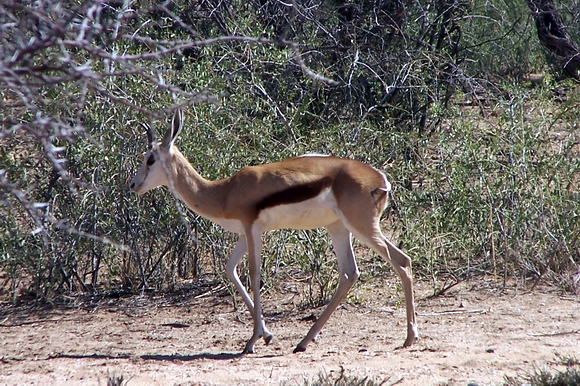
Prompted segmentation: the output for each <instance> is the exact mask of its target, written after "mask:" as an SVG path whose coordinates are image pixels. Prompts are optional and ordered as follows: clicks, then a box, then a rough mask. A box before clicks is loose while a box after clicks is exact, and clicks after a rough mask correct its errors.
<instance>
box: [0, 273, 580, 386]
mask: <svg viewBox="0 0 580 386" xmlns="http://www.w3.org/2000/svg"><path fill="white" fill-rule="evenodd" d="M396 288H397V287H396V285H390V286H386V287H383V288H377V287H376V285H373V284H362V285H359V286H358V287H357V289H356V290H355V293H354V294H353V295H351V297H350V298H349V299H350V301H349V302H347V304H346V305H344V306H341V307H340V308H339V309H338V310H337V312H336V313H335V314H334V315H333V317H332V318H331V319H330V321H329V322H328V324H327V326H326V327H325V328H324V330H323V331H322V333H321V335H320V336H319V338H318V341H317V342H316V343H314V344H312V345H311V346H309V348H308V350H307V351H306V352H305V353H300V354H292V349H293V348H294V346H295V345H296V344H297V343H298V342H299V341H300V339H301V338H302V337H303V335H304V334H305V333H306V331H307V330H308V328H309V326H310V325H311V323H312V321H311V320H308V319H309V318H308V316H310V315H312V314H314V315H317V314H318V313H320V311H321V309H306V310H303V309H300V308H299V307H297V304H298V303H299V302H300V300H299V298H301V296H300V295H299V294H298V293H292V292H288V291H279V293H278V294H277V295H268V294H266V296H265V312H266V320H267V323H268V325H269V328H270V330H271V331H272V332H273V333H274V334H275V337H274V340H273V341H272V343H271V344H270V345H269V346H265V345H264V344H263V342H261V341H260V342H259V343H258V344H257V345H256V352H257V353H256V354H252V355H246V356H240V355H238V353H239V351H240V350H241V349H242V348H243V345H244V342H245V339H247V338H248V337H249V336H250V334H251V323H250V317H249V314H248V313H247V312H246V311H236V310H235V309H234V307H233V305H232V298H231V297H230V296H227V295H223V294H222V295H219V294H216V293H215V291H212V292H211V293H207V294H206V295H205V296H203V295H202V296H193V295H176V294H173V295H142V296H132V297H127V298H123V297H121V298H118V299H114V298H104V299H100V300H98V301H86V300H85V301H84V302H79V301H78V300H77V302H76V306H75V307H70V306H67V307H65V306H52V307H46V306H43V307H40V306H31V305H24V306H19V307H14V306H10V305H6V304H4V305H0V339H1V341H0V385H106V384H107V379H108V376H110V375H116V376H122V377H123V378H124V380H125V383H124V384H127V385H129V386H133V385H263V384H272V385H305V384H306V382H307V381H312V380H315V379H317V378H318V376H319V375H320V374H326V375H327V376H330V377H334V378H336V377H338V376H339V374H340V372H341V371H344V372H345V374H346V375H347V376H352V377H356V378H360V377H364V376H369V378H370V379H372V380H375V381H379V382H380V381H386V382H385V383H384V384H385V385H391V384H398V385H442V384H447V385H467V384H468V383H470V382H475V383H477V384H478V385H480V386H481V385H497V384H502V383H503V382H504V381H505V376H522V375H525V374H526V373H529V372H533V371H534V370H535V369H540V368H544V367H546V366H548V367H549V368H550V369H551V370H554V371H555V370H556V369H558V358H559V357H560V356H562V357H575V358H578V357H579V356H580V318H579V315H580V297H578V296H572V295H566V294H562V293H560V292H559V291H557V290H556V289H549V288H548V289H546V288H535V289H534V290H533V291H528V290H524V289H521V288H520V289H517V288H514V287H508V288H505V287H503V288H499V287H498V286H496V285H490V284H488V283H486V282H477V283H467V284H461V285H459V286H456V287H454V288H453V289H451V290H449V291H448V292H447V293H445V294H444V295H442V296H439V297H436V298H429V297H428V295H429V294H430V293H431V289H430V287H429V286H427V285H425V284H423V285H421V284H419V285H417V288H416V294H417V312H418V315H419V317H418V320H419V328H420V330H419V331H420V333H421V339H420V340H419V341H418V342H417V343H416V345H415V346H413V347H412V348H410V349H401V348H399V346H400V345H401V344H402V342H403V340H404V338H405V336H404V334H405V328H404V325H405V320H404V310H403V307H401V306H400V302H399V295H400V294H398V293H397V290H396Z"/></svg>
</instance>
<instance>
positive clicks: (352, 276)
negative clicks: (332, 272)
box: [340, 268, 360, 286]
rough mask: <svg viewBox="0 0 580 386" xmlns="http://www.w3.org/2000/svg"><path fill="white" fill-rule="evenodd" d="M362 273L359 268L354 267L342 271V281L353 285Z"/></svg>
mask: <svg viewBox="0 0 580 386" xmlns="http://www.w3.org/2000/svg"><path fill="white" fill-rule="evenodd" d="M359 276H360V273H359V271H358V268H354V269H351V270H348V271H345V272H341V275H340V281H341V282H344V283H346V284H348V285H349V286H352V285H353V284H354V282H355V281H356V280H357V279H358V277H359Z"/></svg>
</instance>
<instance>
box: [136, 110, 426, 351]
mask: <svg viewBox="0 0 580 386" xmlns="http://www.w3.org/2000/svg"><path fill="white" fill-rule="evenodd" d="M183 124H184V119H183V112H182V111H181V110H177V111H176V112H175V114H174V116H173V119H172V122H171V125H170V127H169V128H168V129H167V131H166V132H165V135H164V136H163V139H162V140H161V141H160V142H159V141H157V140H156V138H155V133H154V131H153V130H152V129H151V127H150V126H149V125H147V124H143V126H144V127H145V128H146V131H147V137H148V142H149V146H148V150H147V152H146V153H145V155H144V158H143V164H142V165H141V167H140V169H139V171H138V172H137V174H136V175H135V177H134V178H133V179H132V180H131V185H130V187H131V189H132V190H133V191H134V192H136V193H137V194H139V195H142V194H144V193H146V192H148V191H149V190H151V189H153V188H155V187H157V186H161V185H163V186H166V187H168V188H169V190H170V191H171V192H172V193H173V194H175V195H176V196H177V197H178V198H179V199H181V200H182V201H183V202H184V203H185V204H186V205H187V206H188V207H189V208H190V209H191V210H193V211H194V212H196V213H197V214H199V215H201V216H203V217H205V218H207V219H209V220H211V221H213V222H215V223H217V224H219V225H221V226H222V227H223V228H225V229H226V230H228V231H231V232H234V233H237V234H239V239H238V241H237V244H236V245H235V247H234V249H233V252H232V254H231V257H230V258H229V259H228V260H227V262H226V274H227V276H228V278H229V279H230V280H231V281H232V282H233V283H234V285H235V287H236V289H237V290H238V292H239V293H240V295H241V297H242V299H243V300H244V303H245V304H246V306H247V307H248V309H249V311H250V313H251V315H252V319H253V334H252V337H251V338H250V339H249V340H248V341H247V343H246V345H245V347H244V350H243V352H242V354H248V353H253V352H254V345H255V343H256V342H257V341H258V340H259V339H260V338H263V339H264V342H265V343H266V345H267V344H268V343H270V341H271V340H272V337H273V335H272V334H271V333H270V331H268V329H267V328H266V325H265V323H264V317H263V315H262V302H261V300H260V254H261V250H262V241H261V239H262V234H263V233H264V232H266V231H269V230H275V229H282V228H292V229H313V228H319V227H326V229H327V230H328V233H329V234H330V237H331V239H332V246H333V249H334V252H335V254H336V257H337V258H338V268H339V273H340V279H339V283H338V287H337V288H336V292H335V294H334V295H333V297H332V299H331V300H330V302H329V303H328V305H327V307H326V308H325V310H324V311H323V312H322V314H321V315H320V317H319V318H318V319H317V320H316V321H315V323H314V324H313V325H312V327H311V328H310V330H309V331H308V334H307V335H306V337H304V339H302V341H301V342H300V343H298V345H297V346H296V348H295V349H294V353H298V352H302V351H305V350H306V347H307V346H308V345H309V344H310V342H312V341H314V340H315V339H316V337H317V336H318V333H319V332H320V330H321V329H322V327H323V326H324V324H325V323H326V322H327V321H328V319H329V318H330V316H331V314H332V313H333V312H334V311H335V310H336V308H337V307H338V305H339V304H340V303H341V301H342V300H343V299H344V298H345V297H346V295H347V293H348V291H349V289H350V288H351V287H352V285H353V284H354V282H355V281H356V279H357V278H358V276H359V270H358V268H357V264H356V261H355V257H354V253H353V249H352V238H351V235H354V236H355V237H356V238H357V239H359V240H360V241H361V242H363V243H364V244H366V245H367V246H369V247H370V248H371V249H372V250H373V251H375V252H376V253H378V254H379V255H380V256H382V257H383V258H384V259H385V260H387V261H389V262H390V263H391V265H392V266H393V268H394V269H395V271H396V272H397V274H398V275H399V277H400V279H401V281H402V283H403V289H404V294H405V302H406V316H407V338H406V340H405V342H404V344H403V346H404V347H409V346H411V345H412V344H413V343H414V342H415V340H416V339H417V338H418V330H417V324H416V321H415V306H414V300H413V282H412V277H411V276H412V273H411V259H410V258H409V257H408V256H407V255H406V254H405V253H403V252H402V251H401V250H400V249H399V248H397V247H396V246H394V245H393V244H392V243H391V242H390V241H389V240H387V238H385V236H384V235H383V233H382V232H381V228H380V225H379V219H380V216H381V214H382V212H383V210H384V209H385V206H386V204H387V198H388V194H389V192H390V190H391V185H390V183H389V182H388V181H387V179H386V177H385V175H384V174H383V173H381V172H379V171H378V170H377V169H375V168H373V167H372V166H370V165H367V164H364V163H362V162H359V161H355V160H351V159H344V158H335V157H331V156H319V155H307V156H301V157H294V158H288V159H285V160H283V161H281V162H276V163H270V164H263V165H258V166H247V167H244V168H242V169H241V170H240V171H239V172H238V173H236V174H234V175H233V176H231V177H229V178H224V179H221V180H216V181H210V180H207V179H205V178H203V177H202V176H201V175H200V174H199V173H198V172H197V171H196V169H195V168H194V167H193V166H192V165H191V164H190V163H189V162H188V161H187V159H186V158H185V157H184V156H183V154H182V153H181V152H180V151H179V150H178V148H177V147H176V146H175V145H174V142H175V139H176V138H177V136H178V135H179V133H180V132H181V130H182V129H183ZM246 253H247V254H248V259H249V277H250V286H251V291H252V294H253V299H252V298H251V297H250V295H249V294H248V292H247V291H246V289H245V288H244V286H243V285H242V283H241V281H240V278H239V276H238V273H237V265H238V263H239V261H240V259H241V258H242V257H243V256H244V255H245V254H246Z"/></svg>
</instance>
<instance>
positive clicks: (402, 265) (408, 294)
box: [383, 236, 419, 347]
mask: <svg viewBox="0 0 580 386" xmlns="http://www.w3.org/2000/svg"><path fill="white" fill-rule="evenodd" d="M383 239H384V241H385V242H386V243H387V246H388V248H389V255H390V256H391V264H392V265H393V267H394V268H395V271H397V273H398V274H399V277H400V278H401V281H402V282H403V290H404V292H405V304H406V306H407V339H406V340H405V343H404V344H403V347H411V346H412V345H413V343H415V341H416V340H417V339H418V338H419V330H418V327H417V321H416V319H415V299H414V295H413V272H412V269H411V258H410V257H409V256H407V255H406V254H405V253H404V252H403V251H401V250H400V249H399V248H397V247H396V246H395V245H393V243H391V242H390V241H389V240H388V239H387V238H385V237H384V236H383Z"/></svg>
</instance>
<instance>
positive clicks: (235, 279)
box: [226, 235, 273, 344]
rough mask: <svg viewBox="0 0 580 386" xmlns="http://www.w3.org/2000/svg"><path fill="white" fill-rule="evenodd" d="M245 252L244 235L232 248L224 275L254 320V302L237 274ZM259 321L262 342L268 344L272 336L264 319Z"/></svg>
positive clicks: (246, 248)
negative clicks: (232, 284)
mask: <svg viewBox="0 0 580 386" xmlns="http://www.w3.org/2000/svg"><path fill="white" fill-rule="evenodd" d="M247 251H248V244H247V242H246V237H245V236H244V235H240V238H239V240H238V242H237V244H236V246H235V247H234V250H233V252H232V255H231V256H230V258H229V259H228V261H227V263H226V275H227V276H228V278H229V279H230V280H231V281H232V283H234V286H235V287H236V289H237V290H238V292H239V293H240V295H241V296H242V299H243V300H244V303H246V306H247V307H248V310H249V311H250V314H252V318H254V302H253V301H252V299H251V298H250V295H249V294H248V291H246V289H245V288H244V286H243V284H242V282H241V281H240V277H239V276H238V272H237V266H238V263H239V262H240V260H241V258H242V256H244V255H245V254H246V252H247ZM260 320H261V323H262V331H263V338H264V342H266V344H268V343H270V341H271V340H272V337H273V335H272V333H270V331H268V329H267V328H266V324H265V322H264V318H260Z"/></svg>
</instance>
